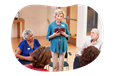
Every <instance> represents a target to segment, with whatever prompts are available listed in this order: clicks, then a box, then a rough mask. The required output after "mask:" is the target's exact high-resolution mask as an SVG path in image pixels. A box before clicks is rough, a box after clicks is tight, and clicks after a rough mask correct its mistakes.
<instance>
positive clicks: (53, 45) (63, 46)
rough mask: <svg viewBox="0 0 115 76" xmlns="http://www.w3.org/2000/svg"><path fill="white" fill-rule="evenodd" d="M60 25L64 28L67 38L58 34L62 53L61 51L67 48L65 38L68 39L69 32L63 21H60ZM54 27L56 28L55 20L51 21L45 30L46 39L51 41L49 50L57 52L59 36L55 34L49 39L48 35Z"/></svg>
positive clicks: (52, 31)
mask: <svg viewBox="0 0 115 76" xmlns="http://www.w3.org/2000/svg"><path fill="white" fill-rule="evenodd" d="M60 25H61V28H65V33H66V34H67V35H68V38H66V37H65V36H63V35H61V36H60V40H61V44H60V53H63V52H65V51H67V50H68V48H67V41H66V40H68V39H69V37H70V34H69V30H68V25H67V24H66V23H65V22H63V21H61V24H60ZM55 28H58V26H57V24H56V21H53V22H52V23H50V24H49V26H48V31H47V36H46V38H47V40H49V41H51V43H50V50H51V51H52V52H57V53H59V45H58V38H59V36H55V37H53V38H52V39H49V36H50V35H52V34H53V33H54V29H55Z"/></svg>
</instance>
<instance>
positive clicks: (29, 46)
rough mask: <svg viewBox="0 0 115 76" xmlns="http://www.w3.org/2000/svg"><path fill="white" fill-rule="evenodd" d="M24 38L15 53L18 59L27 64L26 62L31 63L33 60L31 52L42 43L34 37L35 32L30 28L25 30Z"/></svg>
mask: <svg viewBox="0 0 115 76" xmlns="http://www.w3.org/2000/svg"><path fill="white" fill-rule="evenodd" d="M22 36H23V38H24V39H25V40H23V41H22V42H20V44H19V46H18V48H17V51H16V53H15V56H16V58H19V59H18V61H19V62H20V63H21V64H23V65H25V64H30V61H31V56H30V54H31V53H32V52H33V51H34V50H36V49H37V48H38V47H39V46H40V44H39V41H38V40H37V39H34V38H33V32H32V31H31V30H30V29H26V30H24V31H23V34H22Z"/></svg>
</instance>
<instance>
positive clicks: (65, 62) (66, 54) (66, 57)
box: [48, 47, 72, 70]
mask: <svg viewBox="0 0 115 76" xmlns="http://www.w3.org/2000/svg"><path fill="white" fill-rule="evenodd" d="M48 48H49V49H50V47H48ZM68 54H69V55H72V54H71V52H67V51H66V53H65V57H64V58H65V59H66V61H64V67H66V70H67V67H68V70H69V64H68ZM58 58H59V54H58ZM49 66H50V67H53V62H51V63H50V64H49ZM49 66H48V70H49Z"/></svg>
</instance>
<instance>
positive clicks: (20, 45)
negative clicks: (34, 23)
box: [18, 41, 24, 51]
mask: <svg viewBox="0 0 115 76" xmlns="http://www.w3.org/2000/svg"><path fill="white" fill-rule="evenodd" d="M18 47H19V48H20V50H21V51H23V50H24V42H23V41H22V42H20V44H19V45H18Z"/></svg>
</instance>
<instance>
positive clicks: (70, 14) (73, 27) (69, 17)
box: [59, 5, 77, 45]
mask: <svg viewBox="0 0 115 76" xmlns="http://www.w3.org/2000/svg"><path fill="white" fill-rule="evenodd" d="M59 9H63V10H64V11H65V17H64V19H63V20H62V21H63V22H66V23H67V24H68V30H69V33H70V39H69V40H68V42H69V43H71V44H73V45H76V38H77V5H73V6H68V7H59Z"/></svg>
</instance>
